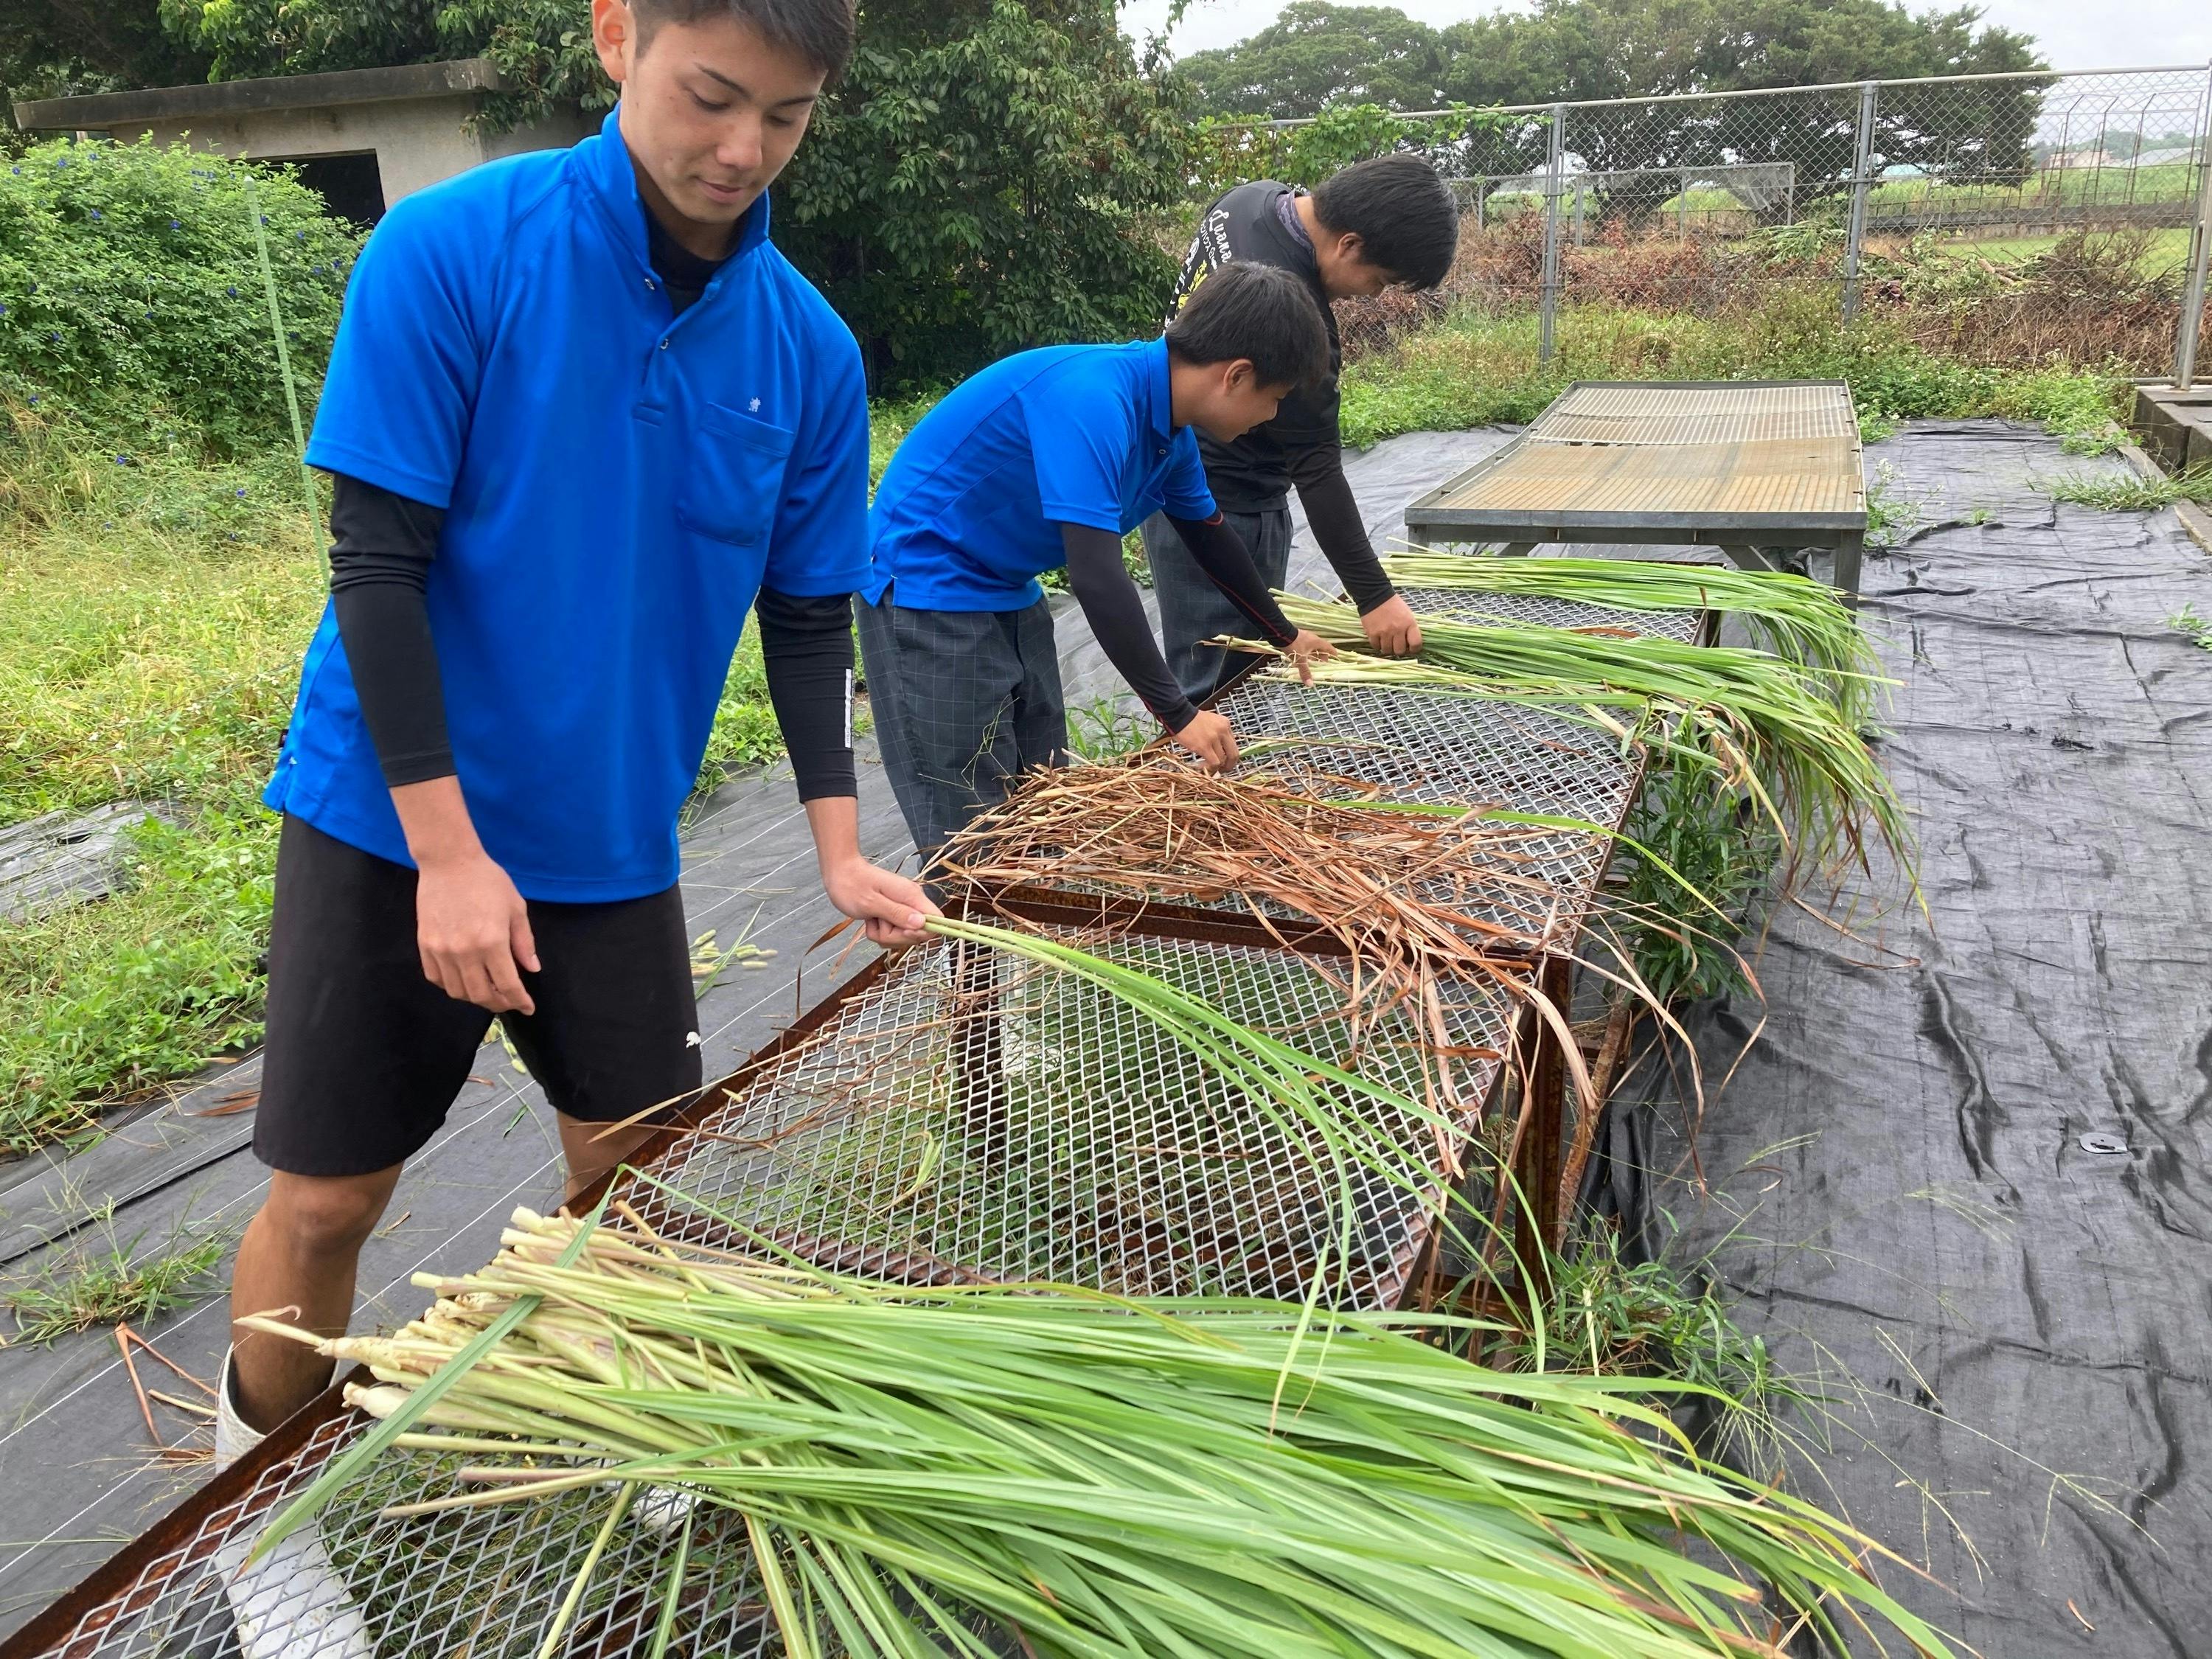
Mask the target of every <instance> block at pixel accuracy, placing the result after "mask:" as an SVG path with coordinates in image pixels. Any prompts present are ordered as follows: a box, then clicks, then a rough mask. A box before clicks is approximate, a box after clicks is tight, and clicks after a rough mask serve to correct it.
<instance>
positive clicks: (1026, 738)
mask: <svg viewBox="0 0 2212 1659" xmlns="http://www.w3.org/2000/svg"><path fill="white" fill-rule="evenodd" d="M1327 371H1328V333H1327V331H1326V329H1325V327H1324V325H1323V324H1322V318H1321V313H1320V311H1319V309H1318V308H1317V307H1316V306H1315V304H1314V301H1313V300H1312V298H1311V296H1310V295H1308V294H1307V292H1306V290H1305V288H1304V285H1303V284H1302V283H1299V282H1297V279H1296V278H1294V277H1292V276H1290V275H1289V274H1288V273H1286V272H1284V271H1280V270H1270V269H1268V268H1267V267H1264V266H1261V265H1256V264H1255V265H1231V266H1228V267H1225V269H1224V270H1221V271H1220V272H1219V273H1218V274H1217V275H1216V276H1215V277H1214V278H1213V280H1212V282H1210V283H1206V286H1205V287H1204V288H1202V289H1200V290H1199V292H1198V293H1197V294H1196V295H1193V296H1192V299H1191V301H1190V303H1189V304H1188V305H1187V306H1186V307H1183V310H1182V313H1181V314H1180V315H1179V316H1178V317H1177V318H1176V320H1175V323H1174V324H1173V325H1172V326H1170V328H1169V330H1168V331H1167V333H1166V335H1165V336H1164V337H1162V338H1160V339H1157V340H1148V341H1139V342H1136V343H1132V344H1129V345H1091V346H1051V347H1047V348H1045V349H1042V350H1037V351H1024V352H1020V353H1018V354H1017V355H1015V356H1012V357H1008V358H1006V359H1005V360H1003V361H1002V362H997V363H994V364H993V365H992V366H991V367H990V368H987V369H984V370H982V371H981V373H979V374H976V375H975V376H974V377H973V378H971V379H969V380H966V381H964V382H963V384H962V385H961V386H959V387H957V389H956V390H954V391H953V392H951V393H950V394H949V395H947V396H946V397H945V399H944V401H943V402H941V403H939V404H938V405H937V407H936V408H934V409H933V410H930V412H929V413H928V414H927V416H924V417H923V419H922V421H921V423H920V424H919V425H918V426H916V427H915V429H914V431H913V432H912V433H911V434H909V435H908V437H907V440H906V441H905V442H904V443H903V444H902V445H901V446H900V447H899V451H898V453H897V454H896V455H895V456H893V457H892V458H891V464H890V468H889V469H888V470H887V471H885V472H884V481H883V483H882V485H881V486H880V487H879V488H878V490H877V492H876V501H875V506H874V507H873V509H872V512H871V513H870V515H869V529H870V535H871V540H872V544H873V556H874V557H873V568H872V571H871V573H870V574H869V577H868V582H867V586H866V587H865V588H864V589H863V590H862V592H861V598H862V599H863V601H864V603H863V604H862V605H861V606H860V649H861V653H862V654H863V656H864V657H865V658H866V663H867V671H868V696H869V702H870V706H871V707H872V709H873V710H874V712H875V717H876V734H877V739H878V743H879V744H881V746H882V750H883V757H884V770H885V771H886V772H887V773H888V774H889V775H890V781H891V786H892V788H893V789H894V790H895V791H896V793H897V796H898V802H899V807H900V810H901V811H902V812H903V813H904V814H905V816H906V821H907V827H908V829H911V830H912V831H913V832H914V841H915V847H916V848H919V849H920V850H921V854H922V857H923V860H924V861H925V863H927V861H928V860H931V859H932V858H933V857H934V856H935V854H936V853H937V851H938V850H939V848H941V847H942V846H943V845H944V843H945V840H946V839H947V838H948V837H949V836H951V835H952V834H953V833H954V832H955V831H956V830H957V829H960V828H961V827H962V826H963V825H964V824H965V823H967V822H968V821H969V819H970V818H972V817H975V815H976V814H977V813H978V812H981V811H983V810H984V809H985V808H987V807H988V806H991V805H995V804H996V803H997V802H999V801H1000V800H1001V799H1004V798H1005V796H1006V792H1007V790H1008V789H1009V788H1011V787H1012V783H1013V781H1014V780H1015V779H1016V778H1018V776H1019V775H1020V774H1021V773H1023V772H1024V771H1026V770H1027V769H1030V768H1031V767H1034V766H1050V765H1057V764H1059V763H1060V762H1061V761H1062V760H1063V759H1064V758H1065V753H1066V744H1067V715H1066V708H1065V706H1064V704H1063V702H1062V699H1061V691H1060V659H1059V656H1058V653H1057V652H1056V651H1055V649H1054V644H1053V633H1052V613H1051V611H1049V610H1048V608H1047V605H1046V602H1045V599H1044V592H1043V589H1042V587H1041V586H1039V585H1038V583H1037V580H1036V579H1037V577H1038V576H1039V575H1040V574H1042V573H1044V572H1045V571H1048V570H1052V569H1055V568H1059V567H1060V566H1061V565H1065V566H1066V568H1067V582H1068V586H1069V588H1070V590H1071V591H1073V593H1074V594H1075V597H1076V599H1078V601H1079V602H1080V603H1081V605H1082V606H1083V611H1084V615H1085V617H1087V618H1088V619H1089V621H1090V623H1091V630H1092V632H1093V633H1094V634H1095V635H1097V639H1098V643H1099V645H1100V647H1102V648H1103V650H1104V652H1105V653H1106V656H1107V659H1108V660H1109V661H1110V662H1111V663H1112V664H1113V665H1114V666H1115V668H1117V669H1118V670H1120V671H1121V677H1122V678H1124V679H1125V680H1127V682H1128V683H1129V687H1130V689H1131V690H1133V691H1134V692H1136V694H1137V695H1138V696H1139V698H1141V699H1142V700H1143V701H1144V702H1145V704H1146V707H1147V708H1150V709H1151V710H1152V714H1153V715H1154V716H1155V717H1156V718H1157V719H1158V720H1159V722H1160V723H1161V725H1162V726H1164V727H1165V728H1166V729H1167V730H1168V731H1169V732H1170V733H1172V734H1173V736H1174V738H1175V740H1176V742H1177V743H1178V744H1181V745H1182V747H1184V748H1185V749H1188V750H1190V751H1191V752H1192V753H1193V754H1194V755H1196V756H1197V757H1199V759H1200V761H1201V762H1202V763H1204V764H1205V765H1206V767H1207V768H1208V769H1212V770H1217V771H1218V770H1225V769H1227V768H1229V767H1231V766H1233V765H1235V764H1236V762H1237V742H1236V738H1235V735H1234V734H1233V733H1232V732H1231V731H1230V729H1229V722H1228V721H1227V720H1225V719H1224V718H1223V717H1222V716H1221V715H1219V714H1213V713H1212V712H1210V711H1207V710H1204V709H1200V708H1197V707H1196V706H1195V705H1194V704H1193V702H1191V700H1190V699H1189V698H1188V697H1187V696H1184V695H1183V693H1182V690H1181V688H1179V687H1178V686H1177V685H1176V681H1175V678H1174V676H1173V675H1171V674H1170V673H1169V671H1168V667H1167V664H1166V662H1165V660H1164V659H1163V658H1162V657H1161V655H1160V648H1159V645H1158V642H1157V641H1155V640H1154V639H1153V637H1152V627H1151V624H1150V623H1148V622H1147V621H1146V617H1145V610H1144V603H1143V601H1142V600H1141V599H1139V597H1138V593H1137V589H1136V585H1135V584H1134V583H1133V581H1131V580H1130V579H1129V574H1128V571H1127V568H1126V567H1125V566H1124V565H1123V564H1122V562H1121V538H1122V537H1123V536H1125V535H1126V534H1127V533H1128V532H1129V531H1131V530H1133V528H1135V527H1136V526H1138V525H1139V524H1141V523H1143V522H1144V521H1145V520H1146V519H1147V518H1148V517H1150V516H1151V515H1152V513H1165V514H1166V515H1167V517H1168V519H1169V520H1170V522H1171V523H1173V524H1174V525H1175V526H1176V529H1177V530H1178V531H1179V532H1181V533H1182V538H1183V540H1184V542H1185V544H1187V545H1188V547H1189V548H1190V550H1191V552H1192V555H1193V556H1194V558H1195V559H1196V560H1197V561H1198V562H1199V564H1200V568H1202V569H1204V571H1205V572H1206V575H1207V576H1208V577H1209V578H1211V579H1212V581H1213V582H1214V583H1215V584H1216V586H1218V587H1219V589H1220V590H1221V592H1222V593H1223V594H1224V595H1225V596H1226V597H1227V599H1229V601H1230V603H1231V605H1233V606H1234V607H1235V609H1236V613H1237V615H1238V616H1239V617H1242V618H1243V621H1244V622H1245V623H1247V624H1248V625H1249V626H1248V628H1247V629H1246V631H1248V632H1249V633H1252V634H1255V635H1261V636H1264V637H1265V638H1267V639H1268V640H1270V641H1273V642H1274V643H1276V644H1277V645H1279V646H1280V647H1283V648H1284V649H1285V651H1287V652H1288V653H1290V654H1291V657H1292V659H1294V660H1296V661H1297V662H1298V663H1299V664H1300V665H1301V666H1303V665H1304V662H1305V661H1306V659H1309V658H1310V657H1312V656H1315V655H1318V654H1325V653H1327V652H1328V647H1327V646H1326V645H1324V644H1323V643H1322V641H1321V640H1320V639H1319V638H1318V637H1317V636H1316V635H1313V634H1310V633H1305V632H1302V631H1301V630H1299V629H1296V628H1293V627H1292V626H1291V624H1290V623H1288V622H1287V621H1285V619H1284V617H1283V613H1282V611H1280V610H1279V608H1278V607H1277V606H1276V604H1275V601H1274V599H1273V597H1272V596H1271V595H1270V594H1269V592H1268V591H1267V586H1266V584H1265V583H1263V582H1262V581H1261V580H1260V574H1259V572H1258V571H1257V570H1256V569H1255V568H1254V567H1253V563H1252V560H1251V558H1250V556H1249V555H1248V554H1247V553H1246V551H1245V550H1244V546H1243V543H1242V542H1241V541H1239V540H1238V539H1237V532H1235V531H1233V530H1231V529H1230V528H1229V527H1228V526H1225V524H1224V523H1223V521H1222V518H1221V514H1220V513H1218V511H1217V510H1216V509H1215V507H1214V503H1213V497H1212V495H1211V494H1209V493H1208V491H1207V489H1206V472H1205V469H1204V467H1203V465H1201V463H1200V459H1199V453H1198V444H1197V441H1196V437H1195V435H1194V428H1195V429H1196V430H1203V431H1205V432H1207V433H1209V434H1211V435H1212V436H1213V437H1215V438H1216V439H1218V441H1221V442H1224V443H1227V442H1231V441H1234V440H1235V439H1236V438H1237V437H1238V436H1239V435H1242V434H1243V432H1245V431H1246V430H1248V429H1249V428H1252V427H1254V426H1256V425H1258V424H1259V423H1260V422H1262V421H1266V420H1267V419H1269V418H1270V417H1272V416H1273V414H1274V412H1275V409H1276V406H1277V404H1279V403H1280V401H1281V400H1282V399H1283V398H1285V396H1287V395H1288V394H1289V393H1290V392H1291V390H1292V389H1293V388H1295V387H1297V386H1304V385H1308V384H1310V383H1312V382H1313V381H1315V380H1318V379H1319V378H1320V377H1321V376H1322V374H1326V373H1327Z"/></svg>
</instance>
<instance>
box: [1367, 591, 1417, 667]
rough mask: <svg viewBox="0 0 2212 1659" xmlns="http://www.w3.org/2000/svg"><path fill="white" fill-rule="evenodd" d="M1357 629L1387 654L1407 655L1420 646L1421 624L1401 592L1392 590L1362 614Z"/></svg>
mask: <svg viewBox="0 0 2212 1659" xmlns="http://www.w3.org/2000/svg"><path fill="white" fill-rule="evenodd" d="M1359 631H1360V632H1361V633H1363V634H1364V635H1367V643H1368V644H1370V645H1371V646H1373V647H1375V648H1376V650H1377V651H1379V652H1381V653H1383V655H1384V656H1386V657H1410V656H1413V655H1414V654H1415V653H1418V652H1419V650H1420V648H1421V625H1420V623H1418V622H1415V621H1414V620H1413V606H1412V605H1407V603H1406V600H1405V598H1404V596H1403V595H1402V594H1398V593H1393V594H1392V595H1391V596H1390V597H1389V599H1385V600H1383V603H1382V604H1380V605H1376V607H1375V608H1374V609H1373V610H1372V611H1369V612H1368V613H1367V614H1366V615H1365V616H1364V617H1361V618H1360V619H1359Z"/></svg>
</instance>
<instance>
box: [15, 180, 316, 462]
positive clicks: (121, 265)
mask: <svg viewBox="0 0 2212 1659" xmlns="http://www.w3.org/2000/svg"><path fill="white" fill-rule="evenodd" d="M257 197H258V201H257ZM257 206H258V211H259V214H260V216H261V217H262V219H263V221H264V223H263V225H262V226H261V227H260V228H262V229H263V230H264V231H265V233H266V236H267V240H268V247H269V263H270V271H271V274H272V275H273V276H274V277H275V279H276V298H277V305H278V308H279V310H280V312H281V313H282V315H283V320H284V326H285V330H286V332H287V334H288V336H289V342H288V343H289V350H290V355H291V359H292V368H293V372H294V374H295V375H296V376H297V377H298V379H299V380H300V383H301V397H302V402H303V411H302V412H303V413H304V412H306V410H307V409H311V408H312V406H313V394H314V391H315V389H316V387H317V386H319V381H320V376H321V372H322V367H323V364H324V362H325V360H326V359H327V358H328V356H329V355H330V347H331V337H332V335H333V334H334V333H335V331H336V330H337V319H338V306H339V302H340V301H341V299H342V298H343V295H344V293H345V283H346V273H347V271H348V270H349V269H350V268H351V267H352V264H353V259H354V256H355V254H356V252H358V251H359V246H360V238H359V236H358V235H357V234H356V232H355V231H354V230H353V229H352V228H350V227H349V226H348V225H347V224H346V223H345V222H343V220H340V219H337V218H335V217H333V216H331V214H330V213H329V212H328V211H327V210H325V207H324V205H323V200H322V198H321V197H319V196H318V195H317V194H316V193H315V192H314V191H312V190H309V189H308V188H307V186H306V185H302V184H301V183H300V182H299V181H298V179H296V178H295V177H294V176H292V174H291V173H289V171H288V170H286V169H283V168H275V167H263V166H259V165H257V164H254V163H250V162H242V161H229V160H227V159H225V158H223V157H221V156H211V155H200V154H197V153H195V152H193V151H191V150H189V149H185V148H184V147H183V146H181V145H179V146H174V147H167V148H164V147H159V146H156V145H155V144H153V143H147V142H141V143H136V144H125V145H115V144H107V143H82V144H80V143H70V142H69V141H67V140H60V139H58V140H53V141H50V142H48V143H40V144H34V145H32V146H31V147H29V148H28V149H25V150H24V151H22V153H21V155H17V156H15V158H14V159H13V160H12V161H9V162H8V163H7V165H6V166H5V167H0V392H4V393H5V394H7V395H8V396H9V397H10V398H14V399H15V400H17V401H20V402H21V403H22V404H26V405H27V406H32V407H37V406H39V405H40V404H47V405H51V404H53V403H55V402H59V403H62V404H65V405H67V406H69V407H70V408H72V409H74V410H76V411H77V412H79V413H81V414H82V415H83V416H86V417H87V418H88V419H90V420H92V421H94V422H97V423H98V424H99V425H100V427H101V428H103V429H106V430H112V431H120V432H145V433H151V434H155V435H161V434H163V433H166V432H167V431H169V430H172V429H173V430H176V431H178V432H180V433H188V434H191V435H196V436H197V437H198V438H204V440H205V441H207V442H208V443H210V444H211V445H212V446H214V447H216V449H217V450H218V451H221V452H225V453H239V452H242V451H246V450H248V449H252V448H254V447H261V446H265V445H267V444H269V443H270V442H271V441H277V440H282V441H288V442H289V439H290V435H291V433H290V422H289V416H288V415H287V414H286V412H285V405H284V386H283V377H282V376H281V375H280V374H279V373H278V372H277V363H276V343H275V341H274V340H273V339H272V338H271V337H270V326H269V301H268V296H267V291H266V289H265V288H264V283H263V281H262V276H261V269H260V262H259V258H258V250H257V248H256V246H255V242H256V237H255V234H254V233H255V230H256V225H255V222H254V214H255V210H256V207H257Z"/></svg>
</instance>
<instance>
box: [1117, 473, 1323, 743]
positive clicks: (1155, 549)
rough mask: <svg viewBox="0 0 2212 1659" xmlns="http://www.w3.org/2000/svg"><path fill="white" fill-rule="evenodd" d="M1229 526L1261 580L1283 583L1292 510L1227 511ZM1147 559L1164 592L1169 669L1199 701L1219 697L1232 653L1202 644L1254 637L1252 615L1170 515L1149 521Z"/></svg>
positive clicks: (1156, 584) (1164, 634)
mask: <svg viewBox="0 0 2212 1659" xmlns="http://www.w3.org/2000/svg"><path fill="white" fill-rule="evenodd" d="M1221 516H1222V517H1223V518H1224V519H1225V520H1227V522H1228V525H1229V527H1230V528H1231V530H1233V531H1235V532H1237V534H1238V535H1239V536H1241V537H1243V538H1244V550H1245V551H1246V552H1247V553H1249V554H1250V555H1251V556H1252V562H1253V563H1254V564H1255V565H1257V566H1259V567H1260V580H1261V581H1264V582H1265V583H1267V586H1269V587H1270V588H1271V589H1272V588H1277V587H1280V586H1282V585H1283V580H1284V578H1285V576H1286V575H1288V574H1289V572H1290V568H1291V509H1290V508H1289V507H1270V508H1268V509H1267V511H1266V512H1265V513H1223V514H1222V515H1221ZM1145 557H1146V560H1147V561H1149V562H1150V563H1151V565H1152V592H1154V593H1156V594H1158V596H1159V601H1160V635H1161V637H1162V639H1163V641H1164V642H1165V644H1166V646H1167V657H1168V672H1170V674H1173V675H1174V676H1175V677H1176V684H1178V685H1180V686H1182V694H1183V696H1186V697H1188V698H1189V699H1190V700H1191V701H1192V702H1205V701H1206V699H1207V698H1208V697H1210V696H1212V695H1213V688H1214V685H1215V684H1216V683H1217V682H1218V681H1219V679H1220V678H1221V670H1222V665H1224V664H1225V662H1226V661H1227V660H1228V658H1229V653H1227V652H1226V651H1224V650H1223V649H1222V648H1221V647H1219V646H1218V645H1201V644H1200V643H1199V641H1201V640H1210V639H1212V638H1213V637H1214V636H1215V635H1218V634H1229V635H1235V636H1236V637H1237V638H1239V639H1249V638H1250V637H1251V636H1252V635H1253V633H1254V631H1255V630H1254V629H1253V627H1252V619H1251V618H1250V617H1247V616H1246V615H1245V614H1244V613H1243V611H1239V610H1238V609H1237V607H1236V606H1235V605H1231V603H1230V602H1229V596H1228V595H1227V594H1225V593H1224V592H1222V591H1221V590H1220V589H1219V588H1218V587H1216V586H1214V585H1213V579H1212V577H1211V576H1208V575H1207V574H1206V572H1204V571H1203V570H1200V568H1198V561H1197V560H1196V559H1194V558H1192V557H1191V556H1190V550H1189V549H1188V548H1187V547H1185V546H1184V545H1183V544H1182V537H1180V536H1178V535H1176V528H1175V526H1173V525H1171V524H1170V523H1169V522H1168V520H1167V515H1166V514H1165V513H1154V514H1152V517H1151V518H1149V519H1147V520H1145Z"/></svg>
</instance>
